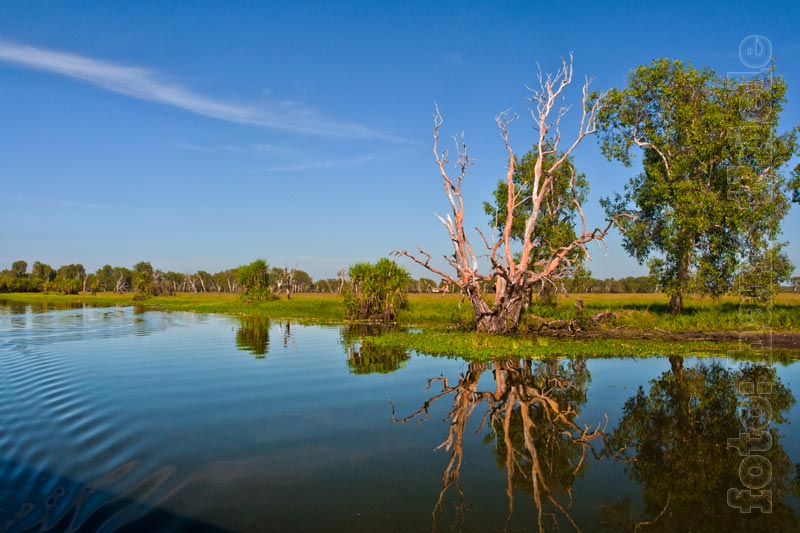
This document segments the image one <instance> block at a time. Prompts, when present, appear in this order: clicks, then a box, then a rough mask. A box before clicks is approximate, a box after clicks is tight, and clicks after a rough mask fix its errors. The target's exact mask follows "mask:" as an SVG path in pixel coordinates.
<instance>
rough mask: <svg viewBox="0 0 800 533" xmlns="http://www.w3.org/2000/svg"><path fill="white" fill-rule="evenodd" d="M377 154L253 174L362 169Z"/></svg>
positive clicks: (257, 170)
mask: <svg viewBox="0 0 800 533" xmlns="http://www.w3.org/2000/svg"><path fill="white" fill-rule="evenodd" d="M375 157H376V155H375V154H367V155H365V156H362V157H351V158H347V159H324V160H314V161H305V162H302V163H298V164H296V165H286V166H274V167H267V168H259V169H255V170H254V171H253V172H300V171H303V170H323V169H326V168H333V167H360V166H363V165H366V164H367V163H369V162H370V161H373V160H374V159H375Z"/></svg>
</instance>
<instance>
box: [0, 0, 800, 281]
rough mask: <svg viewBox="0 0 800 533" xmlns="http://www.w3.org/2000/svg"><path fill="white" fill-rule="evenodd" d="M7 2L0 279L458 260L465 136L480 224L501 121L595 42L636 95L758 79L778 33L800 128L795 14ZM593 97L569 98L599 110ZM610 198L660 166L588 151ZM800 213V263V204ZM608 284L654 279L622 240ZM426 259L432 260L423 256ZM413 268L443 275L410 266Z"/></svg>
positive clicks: (633, 6) (590, 209)
mask: <svg viewBox="0 0 800 533" xmlns="http://www.w3.org/2000/svg"><path fill="white" fill-rule="evenodd" d="M654 4H656V3H650V2H629V3H622V2H621V3H617V4H614V5H613V6H603V5H601V4H594V3H581V2H569V3H565V4H564V5H557V4H542V3H539V2H463V1H462V2H455V3H446V2H409V3H393V4H391V5H390V4H388V3H382V2H374V1H373V2H318V3H313V2H298V3H296V4H295V5H292V6H289V5H288V3H286V2H281V3H270V2H171V3H170V2H163V1H159V2H144V1H142V2H107V3H96V2H33V1H21V2H15V1H8V0H4V1H3V2H2V3H0V91H1V92H2V95H3V97H2V98H0V120H1V122H0V123H1V124H2V127H0V185H1V186H0V191H1V192H0V194H2V196H0V268H7V267H8V266H10V263H11V262H12V261H14V260H17V259H25V260H27V261H28V262H29V263H32V262H33V261H35V260H40V261H44V262H47V263H50V264H53V265H54V266H58V265H61V264H66V263H72V262H82V263H83V264H84V265H85V266H86V267H87V269H90V270H94V269H96V268H98V267H100V266H102V265H103V264H105V263H111V264H114V265H128V266H130V265H133V264H134V263H135V262H138V261H140V260H148V261H151V262H152V263H153V265H154V266H156V267H158V268H162V269H164V270H167V269H169V270H177V271H181V272H185V271H195V270H198V269H204V270H208V271H212V272H213V271H218V270H222V269H225V268H229V267H234V266H237V265H239V264H242V263H246V262H249V261H251V260H253V259H255V258H258V257H263V258H265V259H267V261H269V262H270V263H271V264H275V265H277V266H283V265H289V266H292V265H295V264H299V266H300V268H303V269H304V270H306V271H308V272H309V273H310V274H311V275H312V276H313V277H315V278H319V277H333V276H335V274H336V271H337V270H338V269H339V268H340V267H342V266H346V265H348V264H351V263H353V262H356V261H364V260H369V261H374V260H376V259H378V258H379V257H383V256H385V255H386V254H387V253H389V252H390V251H392V250H394V249H398V248H413V247H414V246H415V245H416V244H420V245H422V246H423V247H425V248H426V249H428V250H429V251H431V252H432V253H433V254H434V255H438V256H440V255H442V254H444V253H447V252H449V250H448V245H449V242H448V238H447V236H446V234H445V232H444V229H443V228H442V227H441V226H440V224H439V222H438V221H437V220H436V218H435V216H434V213H444V212H446V208H447V203H446V199H445V197H444V195H443V191H442V188H441V183H440V179H439V178H438V175H437V172H436V167H435V166H434V162H433V155H432V151H431V126H432V118H431V113H432V111H433V107H434V103H435V102H436V103H438V104H439V106H440V109H441V111H442V114H443V116H444V118H445V125H444V127H443V130H442V133H443V135H444V136H446V137H449V136H451V135H454V134H456V133H459V132H461V131H464V132H465V134H466V138H467V142H468V144H469V147H470V151H471V154H472V155H473V156H474V157H476V158H477V159H478V161H479V165H478V166H476V167H474V168H473V169H471V170H472V172H471V173H470V174H469V175H468V177H467V179H466V180H465V185H464V188H465V198H466V201H467V216H468V217H469V218H470V221H469V223H470V225H481V226H483V225H485V224H486V222H487V220H486V217H485V215H484V214H483V211H482V209H481V203H482V201H483V200H485V199H487V198H488V197H489V195H490V193H491V190H492V189H493V187H494V186H495V183H496V181H497V179H498V178H500V177H501V176H502V175H503V168H504V164H505V163H504V160H503V155H504V153H503V145H502V143H501V141H500V138H499V136H498V133H497V129H496V127H495V125H494V117H495V115H496V114H497V112H499V111H501V110H505V109H512V110H514V111H516V112H518V113H520V115H521V119H520V120H519V121H518V122H516V123H515V124H514V126H513V128H512V130H511V144H512V146H513V147H514V149H515V151H516V152H517V153H520V154H521V153H524V152H525V151H527V149H528V148H529V147H530V144H531V142H532V141H533V131H532V129H531V127H530V126H531V122H530V121H529V120H526V115H527V111H526V101H525V96H526V89H525V84H533V83H534V82H535V79H536V78H535V76H536V64H537V62H539V63H540V64H541V65H542V68H543V69H544V70H545V71H551V70H553V69H554V68H555V67H556V66H557V65H558V62H559V56H562V55H567V54H569V53H570V52H573V53H574V58H575V62H574V66H575V73H576V79H578V78H582V77H583V76H584V75H588V76H591V77H593V78H594V79H595V81H594V86H595V87H596V88H598V89H607V88H609V87H612V86H621V85H623V84H624V82H625V78H626V74H627V73H628V72H629V71H630V70H631V69H632V68H634V67H636V66H638V65H640V64H644V63H649V62H650V61H651V60H652V59H654V58H656V57H672V58H678V59H685V60H689V61H691V62H692V63H694V64H695V65H696V66H702V65H707V66H710V67H713V68H714V69H716V70H717V71H718V72H720V73H726V72H732V71H747V70H748V68H747V66H745V65H744V64H743V63H742V62H741V60H740V58H739V44H740V42H741V41H742V39H743V38H745V37H746V36H747V35H751V34H760V35H763V36H765V37H767V38H768V39H769V40H770V42H771V43H772V47H773V55H774V56H776V57H777V68H778V71H779V72H780V74H782V75H783V76H784V77H785V78H786V79H787V81H788V83H789V102H788V105H787V106H786V108H785V110H784V113H783V115H782V119H781V120H782V122H781V123H782V128H783V129H787V128H789V127H790V126H792V125H795V124H800V94H798V88H800V40H798V38H797V37H796V30H797V29H796V23H797V21H798V20H800V7H798V4H797V3H796V2H786V3H777V2H776V3H772V4H756V3H753V2H750V3H746V4H745V3H739V4H733V3H731V4H730V5H727V6H726V5H723V4H722V3H718V2H708V3H705V2H698V1H694V2H686V3H674V2H664V3H658V5H654ZM578 90H579V87H578V84H575V87H574V91H573V92H572V94H569V95H567V98H568V100H570V101H571V102H575V103H577V100H576V99H575V97H576V95H577V94H578ZM576 162H577V166H578V168H579V169H580V170H581V171H583V172H585V173H586V175H587V177H588V179H589V182H590V185H591V190H592V194H591V197H590V202H589V204H588V205H587V206H586V207H587V209H586V211H587V215H588V218H589V222H590V223H596V224H601V223H602V219H603V214H602V211H601V210H600V208H599V206H598V204H597V199H598V198H599V197H601V196H606V195H609V194H611V192H612V191H614V190H621V189H622V187H623V185H624V183H625V181H626V180H627V178H628V177H630V176H631V175H632V174H634V173H636V172H637V171H638V170H637V169H636V168H634V169H625V168H623V167H621V166H620V165H618V164H612V163H609V162H607V161H605V160H604V159H603V158H602V156H601V155H600V153H599V149H598V146H597V143H596V141H595V140H594V139H588V140H587V142H585V143H584V145H583V146H581V147H580V149H579V150H578V152H577V157H576ZM798 211H800V209H798V208H797V207H795V208H794V209H793V211H792V213H791V214H790V216H789V217H788V218H787V219H786V220H785V223H784V230H785V231H784V238H785V240H788V241H789V242H790V248H789V253H790V258H791V259H792V261H793V263H794V264H795V265H798V266H800V230H798V228H800V214H798ZM608 243H609V249H608V254H607V255H606V252H605V250H603V249H598V248H593V249H592V252H593V257H594V260H593V261H592V263H591V264H590V269H591V270H592V271H593V273H594V274H595V275H596V276H601V277H606V276H615V277H620V276H624V275H636V274H641V273H643V272H644V271H645V270H644V268H643V267H640V266H638V265H637V264H636V263H635V261H633V260H632V259H630V258H629V257H628V256H627V255H626V254H625V252H624V251H623V250H622V249H621V247H620V246H619V239H618V237H616V236H612V237H611V238H609V239H608ZM409 266H410V265H409ZM411 271H412V273H413V274H414V275H415V276H419V275H422V274H423V273H424V272H423V271H422V270H420V269H418V268H411Z"/></svg>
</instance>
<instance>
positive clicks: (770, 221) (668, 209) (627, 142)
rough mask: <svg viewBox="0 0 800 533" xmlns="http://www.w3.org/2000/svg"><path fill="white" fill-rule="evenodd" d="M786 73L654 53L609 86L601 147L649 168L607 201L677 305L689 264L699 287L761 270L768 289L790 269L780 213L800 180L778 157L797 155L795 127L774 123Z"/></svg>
mask: <svg viewBox="0 0 800 533" xmlns="http://www.w3.org/2000/svg"><path fill="white" fill-rule="evenodd" d="M785 95H786V83H785V82H784V80H783V79H781V78H780V77H777V76H775V75H774V72H773V70H769V71H767V72H766V73H764V75H763V76H760V77H757V78H752V79H744V78H742V79H740V78H723V77H720V76H719V75H717V74H716V73H715V72H714V71H713V70H711V69H707V68H706V69H701V70H698V69H696V68H694V67H692V66H691V65H690V64H688V63H684V62H681V61H674V60H669V59H658V60H655V61H654V62H653V63H651V64H649V65H645V66H640V67H638V68H637V69H635V70H634V71H632V72H631V74H630V78H629V82H628V85H627V87H625V88H624V89H614V90H612V91H610V92H609V94H608V96H607V99H606V104H605V105H604V107H603V109H602V110H601V111H600V113H599V116H598V124H599V128H600V131H601V132H600V140H601V146H602V151H603V154H604V155H605V156H606V157H607V158H609V159H616V160H619V161H621V162H622V163H624V164H625V165H627V166H631V164H632V160H633V155H634V149H635V148H637V147H638V148H640V149H641V156H642V172H641V173H640V174H638V175H637V176H636V177H634V178H631V179H630V180H629V182H628V184H627V185H626V186H625V192H624V193H623V194H617V195H616V197H615V198H614V199H608V198H606V199H604V200H603V205H604V207H605V209H606V212H607V213H608V214H609V215H617V214H620V213H628V214H631V215H634V216H633V217H631V218H627V219H621V220H620V222H621V227H622V229H623V233H624V236H623V244H624V247H625V249H626V250H627V251H628V252H629V253H630V254H631V255H632V256H633V257H635V258H636V259H637V260H638V261H639V262H640V263H644V262H645V261H647V260H648V259H649V266H650V269H651V273H652V274H653V275H654V276H655V277H657V278H658V280H659V282H660V284H661V288H662V289H663V290H664V291H665V292H668V293H669V294H670V295H671V297H672V298H671V304H670V309H671V310H672V311H673V312H675V313H679V312H681V311H682V305H683V300H682V295H683V293H684V292H685V291H686V290H687V288H688V286H689V281H690V278H691V277H692V274H694V275H695V280H696V282H697V288H698V289H699V290H701V291H702V292H707V293H711V294H713V295H718V294H721V293H723V292H726V291H729V290H730V289H731V288H732V287H733V281H734V277H735V275H736V274H737V272H741V271H748V270H750V271H757V272H761V273H762V274H764V273H766V275H767V276H766V279H762V280H761V281H762V282H763V283H764V284H765V287H777V285H778V283H779V282H780V281H782V280H784V279H786V278H787V277H788V275H789V274H790V270H788V269H787V266H788V265H789V263H788V261H787V260H786V259H785V255H784V254H783V253H782V251H781V248H782V243H776V242H774V241H775V239H777V237H778V236H779V234H780V223H781V220H782V219H783V218H784V216H785V215H786V213H787V210H788V208H789V205H790V195H792V194H793V195H794V196H795V199H797V186H798V178H797V175H795V177H794V178H792V179H787V176H786V175H785V174H784V172H783V171H782V167H784V165H785V164H786V163H787V162H788V161H789V159H790V158H791V157H792V155H793V154H794V153H795V151H796V148H797V144H796V136H797V129H796V128H793V129H791V130H789V131H787V132H784V133H779V132H778V116H779V114H780V111H781V109H782V106H783V103H784V102H785Z"/></svg>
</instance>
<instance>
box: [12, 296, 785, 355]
mask: <svg viewBox="0 0 800 533" xmlns="http://www.w3.org/2000/svg"><path fill="white" fill-rule="evenodd" d="M579 298H580V299H582V300H583V302H584V304H585V306H586V313H587V314H589V315H591V314H594V313H597V312H599V311H613V312H614V313H615V314H616V316H615V318H614V319H612V320H610V321H609V322H606V323H604V324H603V325H602V326H601V331H600V332H595V333H599V337H600V338H590V339H572V338H553V337H547V336H543V335H535V334H530V333H529V334H527V335H518V336H509V337H499V336H490V335H479V334H475V333H472V332H469V331H466V330H465V328H466V327H468V324H469V323H470V321H471V308H470V306H469V303H468V302H467V301H466V300H463V299H462V298H461V297H460V296H458V295H439V294H424V295H423V294H412V295H410V298H409V308H408V309H407V310H405V311H403V312H402V313H401V314H400V316H399V324H398V325H399V326H400V327H401V328H416V329H418V330H422V331H423V332H424V334H418V333H416V334H415V333H408V332H402V331H394V332H390V333H387V334H384V335H382V336H376V337H371V338H370V339H371V341H373V342H374V343H375V344H376V346H383V347H386V348H403V349H411V350H415V351H418V352H420V353H427V354H432V355H449V356H459V357H464V358H467V359H472V360H486V359H493V358H498V357H503V358H505V357H542V356H545V355H570V356H647V355H655V354H659V355H690V354H693V355H697V354H713V355H725V354H726V353H727V352H729V351H733V350H736V349H737V348H738V347H739V346H738V345H737V343H735V342H725V343H720V342H711V341H697V340H690V339H687V340H685V341H683V340H681V339H680V334H687V333H697V332H703V333H711V332H723V333H739V332H758V331H763V330H764V329H765V328H766V327H768V328H769V329H771V330H772V331H773V332H779V333H794V334H797V333H800V294H780V295H778V297H777V298H776V301H775V302H774V305H773V307H772V309H771V311H770V312H769V313H765V311H764V309H763V308H757V307H753V306H747V305H744V306H743V304H742V303H740V302H739V301H738V300H737V299H734V298H732V297H724V298H721V299H718V300H712V299H708V298H697V297H690V298H687V299H686V301H685V304H684V305H685V314H684V315H681V316H673V315H670V314H669V312H668V309H667V307H668V298H667V297H666V296H665V295H661V294H583V295H571V296H570V297H568V298H561V299H559V303H558V305H557V306H556V307H534V308H532V309H531V313H536V314H538V315H541V316H543V317H545V318H548V319H563V320H570V319H573V318H575V314H576V311H575V301H576V300H577V299H579ZM0 300H6V301H7V302H10V303H11V304H12V305H13V304H17V305H22V304H26V303H30V304H33V305H35V306H37V307H39V308H40V309H49V308H52V309H58V308H65V307H74V306H81V305H92V306H116V305H125V306H127V305H137V306H141V307H142V308H143V309H152V310H164V311H192V312H200V313H222V314H228V315H238V316H244V315H257V316H263V317H268V318H275V319H287V320H293V321H296V322H303V323H325V324H344V323H345V311H344V306H343V304H342V300H341V298H340V297H339V296H337V295H332V294H298V295H295V296H294V297H293V298H292V299H291V300H286V299H285V298H281V299H278V300H272V301H268V302H262V303H255V304H250V303H245V302H243V301H241V300H240V299H239V298H238V297H236V296H234V295H229V294H209V293H203V294H179V295H175V296H164V297H152V298H148V299H146V300H144V301H135V300H134V294H130V293H129V294H98V295H95V296H92V295H76V296H62V295H54V294H38V293H26V294H0ZM534 323H535V320H534V319H533V318H532V317H531V316H528V317H524V318H523V323H522V327H523V330H524V328H525V327H530V326H531V325H532V324H534ZM654 333H655V334H656V336H658V335H663V336H664V337H665V338H663V339H658V338H655V339H652V338H647V339H645V338H641V337H644V336H648V337H652V336H653V335H654ZM676 336H677V337H678V338H677V339H676ZM604 337H610V338H604ZM666 337H671V338H666Z"/></svg>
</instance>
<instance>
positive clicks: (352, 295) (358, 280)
mask: <svg viewBox="0 0 800 533" xmlns="http://www.w3.org/2000/svg"><path fill="white" fill-rule="evenodd" d="M347 275H348V277H349V278H350V281H349V283H347V284H346V285H345V287H344V290H343V291H342V295H343V297H344V306H345V310H346V312H347V317H348V318H349V319H350V320H367V319H369V320H375V319H379V320H382V321H385V322H391V321H393V320H394V319H395V317H396V315H397V312H398V311H399V310H401V309H404V308H405V307H406V305H407V304H408V293H407V289H408V282H409V280H410V279H411V276H409V274H408V272H407V271H406V269H404V268H403V267H401V266H398V265H397V263H395V262H394V261H390V260H389V259H386V258H383V259H380V260H379V261H378V262H377V263H374V264H372V263H356V264H354V265H352V266H351V267H350V269H349V270H348V271H347Z"/></svg>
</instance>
